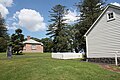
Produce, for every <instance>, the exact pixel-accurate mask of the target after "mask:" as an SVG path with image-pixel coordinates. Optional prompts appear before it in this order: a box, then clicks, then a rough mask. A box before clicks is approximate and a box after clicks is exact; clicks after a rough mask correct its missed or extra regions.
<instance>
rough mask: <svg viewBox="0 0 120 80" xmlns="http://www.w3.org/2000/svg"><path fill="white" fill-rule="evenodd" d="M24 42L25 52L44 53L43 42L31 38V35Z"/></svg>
mask: <svg viewBox="0 0 120 80" xmlns="http://www.w3.org/2000/svg"><path fill="white" fill-rule="evenodd" d="M23 43H24V48H23V52H41V53H43V43H41V42H37V41H35V40H33V39H30V36H27V40H26V41H24V42H23Z"/></svg>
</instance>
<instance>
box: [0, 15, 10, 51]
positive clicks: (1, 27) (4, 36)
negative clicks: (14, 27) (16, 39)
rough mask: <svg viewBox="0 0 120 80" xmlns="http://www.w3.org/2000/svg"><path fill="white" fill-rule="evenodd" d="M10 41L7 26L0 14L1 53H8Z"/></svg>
mask: <svg viewBox="0 0 120 80" xmlns="http://www.w3.org/2000/svg"><path fill="white" fill-rule="evenodd" d="M8 40H9V35H8V33H7V28H6V26H5V20H4V18H3V17H2V15H1V13H0V52H4V51H6V49H7V41H8Z"/></svg>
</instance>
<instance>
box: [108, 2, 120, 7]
mask: <svg viewBox="0 0 120 80" xmlns="http://www.w3.org/2000/svg"><path fill="white" fill-rule="evenodd" d="M110 4H112V5H115V6H119V7H120V3H117V2H114V3H110Z"/></svg>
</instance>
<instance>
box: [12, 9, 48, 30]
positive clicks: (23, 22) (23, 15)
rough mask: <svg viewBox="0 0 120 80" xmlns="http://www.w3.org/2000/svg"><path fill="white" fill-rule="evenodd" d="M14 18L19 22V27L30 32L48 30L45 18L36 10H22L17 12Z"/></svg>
mask: <svg viewBox="0 0 120 80" xmlns="http://www.w3.org/2000/svg"><path fill="white" fill-rule="evenodd" d="M13 18H14V19H16V20H18V25H19V26H21V27H25V28H26V29H28V30H29V31H33V32H35V31H39V30H45V29H46V25H45V23H44V22H43V21H44V18H43V17H42V16H41V15H40V13H39V12H37V11H35V10H32V9H22V10H20V11H19V12H16V13H15V14H14V16H13Z"/></svg>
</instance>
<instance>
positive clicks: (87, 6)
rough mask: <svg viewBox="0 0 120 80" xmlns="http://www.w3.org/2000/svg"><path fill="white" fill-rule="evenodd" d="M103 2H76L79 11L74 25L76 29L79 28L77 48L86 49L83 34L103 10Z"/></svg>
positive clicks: (101, 0)
mask: <svg viewBox="0 0 120 80" xmlns="http://www.w3.org/2000/svg"><path fill="white" fill-rule="evenodd" d="M104 4H105V2H104V1H103V0H83V1H81V2H79V3H78V4H76V6H77V8H78V10H79V12H80V20H79V23H77V24H76V25H75V26H76V29H77V30H79V33H78V35H77V39H78V41H79V45H78V47H79V49H82V48H83V49H84V50H85V49H86V43H85V38H84V34H85V33H86V31H87V30H88V29H89V28H90V26H91V25H92V24H93V23H94V21H95V20H96V19H97V17H98V16H99V15H100V13H101V12H102V11H103V9H104Z"/></svg>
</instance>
